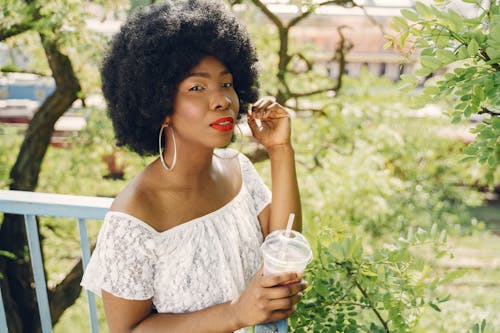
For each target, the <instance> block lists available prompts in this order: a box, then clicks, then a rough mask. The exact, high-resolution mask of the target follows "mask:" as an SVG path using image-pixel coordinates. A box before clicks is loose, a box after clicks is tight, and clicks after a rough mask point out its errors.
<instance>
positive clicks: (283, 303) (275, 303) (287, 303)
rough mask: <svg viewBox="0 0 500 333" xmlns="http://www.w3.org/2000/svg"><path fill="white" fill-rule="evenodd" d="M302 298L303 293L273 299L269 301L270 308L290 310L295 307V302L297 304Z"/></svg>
mask: <svg viewBox="0 0 500 333" xmlns="http://www.w3.org/2000/svg"><path fill="white" fill-rule="evenodd" d="M301 298H302V293H299V294H296V295H293V296H290V297H285V298H280V299H273V300H270V301H269V307H268V308H269V309H270V310H273V311H276V310H290V309H292V308H293V306H294V305H295V304H297V303H298V302H299V301H300V299H301Z"/></svg>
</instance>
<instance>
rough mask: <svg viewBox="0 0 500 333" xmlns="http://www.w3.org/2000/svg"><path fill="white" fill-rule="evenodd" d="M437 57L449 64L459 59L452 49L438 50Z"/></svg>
mask: <svg viewBox="0 0 500 333" xmlns="http://www.w3.org/2000/svg"><path fill="white" fill-rule="evenodd" d="M436 57H437V58H438V59H439V60H440V61H442V62H443V63H446V64H449V63H452V62H454V61H456V60H458V59H457V57H456V56H455V54H454V53H453V52H452V51H450V50H437V51H436Z"/></svg>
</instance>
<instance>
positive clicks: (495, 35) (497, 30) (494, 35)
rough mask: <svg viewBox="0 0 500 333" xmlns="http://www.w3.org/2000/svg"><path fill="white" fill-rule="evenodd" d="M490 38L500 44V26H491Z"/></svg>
mask: <svg viewBox="0 0 500 333" xmlns="http://www.w3.org/2000/svg"><path fill="white" fill-rule="evenodd" d="M489 37H490V38H491V39H493V40H495V41H497V42H500V24H495V25H492V26H491V28H490V35H489Z"/></svg>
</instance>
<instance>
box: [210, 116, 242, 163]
mask: <svg viewBox="0 0 500 333" xmlns="http://www.w3.org/2000/svg"><path fill="white" fill-rule="evenodd" d="M236 127H238V130H239V131H240V136H241V138H240V140H239V141H240V149H238V150H236V154H234V155H231V156H226V155H227V154H223V155H220V154H217V153H216V152H215V150H214V151H213V152H212V155H214V156H216V157H218V158H221V159H223V160H232V159H233V158H235V157H236V156H238V155H239V154H240V151H241V150H242V148H243V131H242V130H241V127H240V125H238V124H236Z"/></svg>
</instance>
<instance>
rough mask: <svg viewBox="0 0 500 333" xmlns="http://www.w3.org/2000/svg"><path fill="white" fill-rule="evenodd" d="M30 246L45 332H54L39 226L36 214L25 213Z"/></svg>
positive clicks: (37, 296) (41, 320)
mask: <svg viewBox="0 0 500 333" xmlns="http://www.w3.org/2000/svg"><path fill="white" fill-rule="evenodd" d="M24 223H25V225H26V234H27V236H28V246H29V249H30V258H31V266H32V267H33V276H34V278H35V291H36V299H37V301H38V313H39V314H40V323H41V325H42V332H43V333H49V332H50V333H51V332H52V319H51V316H50V307H49V298H48V296H47V283H46V280H45V272H44V270H43V261H42V254H41V250H40V240H39V239H38V228H37V223H36V217H35V215H30V214H28V215H24Z"/></svg>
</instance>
